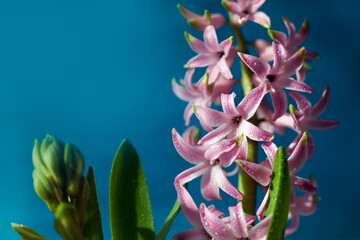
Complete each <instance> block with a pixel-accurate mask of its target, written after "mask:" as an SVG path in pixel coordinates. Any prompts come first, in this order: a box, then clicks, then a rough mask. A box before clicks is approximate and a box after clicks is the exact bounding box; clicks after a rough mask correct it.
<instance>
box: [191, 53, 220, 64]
mask: <svg viewBox="0 0 360 240" xmlns="http://www.w3.org/2000/svg"><path fill="white" fill-rule="evenodd" d="M217 61H219V57H218V55H217V54H216V53H200V54H198V55H196V56H195V57H193V58H191V59H190V60H189V61H188V62H187V63H186V64H185V67H187V68H196V67H206V66H209V65H211V64H214V63H216V62H217Z"/></svg>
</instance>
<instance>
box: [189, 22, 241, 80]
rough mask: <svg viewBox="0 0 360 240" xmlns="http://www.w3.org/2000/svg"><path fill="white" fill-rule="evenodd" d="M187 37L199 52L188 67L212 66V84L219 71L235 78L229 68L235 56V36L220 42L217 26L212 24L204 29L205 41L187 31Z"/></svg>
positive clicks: (190, 44)
mask: <svg viewBox="0 0 360 240" xmlns="http://www.w3.org/2000/svg"><path fill="white" fill-rule="evenodd" d="M185 38H186V40H187V41H188V43H189V46H190V48H191V49H192V50H194V52H196V53H198V55H197V56H195V57H193V58H192V59H190V60H189V61H188V62H187V63H186V65H185V67H186V68H196V67H206V66H208V68H210V70H209V69H208V73H209V77H210V84H211V83H213V81H215V79H216V78H217V76H218V74H219V73H220V74H221V75H223V76H224V77H225V78H227V79H232V78H233V76H232V74H231V71H230V68H229V66H230V65H231V64H232V62H233V61H234V58H235V55H234V51H235V49H234V48H232V42H233V37H230V38H228V39H227V40H225V41H223V42H221V43H220V44H219V42H218V39H217V36H216V32H215V28H214V27H213V26H211V25H210V26H207V27H206V29H205V31H204V42H202V41H200V40H199V39H197V38H195V37H193V36H191V35H190V34H188V33H187V32H185Z"/></svg>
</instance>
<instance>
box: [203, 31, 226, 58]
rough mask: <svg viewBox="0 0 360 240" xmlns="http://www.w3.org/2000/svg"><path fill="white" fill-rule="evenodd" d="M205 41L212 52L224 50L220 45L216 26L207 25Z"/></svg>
mask: <svg viewBox="0 0 360 240" xmlns="http://www.w3.org/2000/svg"><path fill="white" fill-rule="evenodd" d="M204 43H205V46H206V47H207V49H208V50H209V51H211V52H214V53H217V52H220V51H222V49H221V48H220V46H219V42H218V39H217V36H216V32H215V28H214V26H211V25H209V26H207V27H206V29H205V31H204Z"/></svg>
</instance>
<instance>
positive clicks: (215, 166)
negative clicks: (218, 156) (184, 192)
mask: <svg viewBox="0 0 360 240" xmlns="http://www.w3.org/2000/svg"><path fill="white" fill-rule="evenodd" d="M194 131H196V130H195V129H194ZM172 136H173V142H174V146H175V149H176V151H177V152H178V153H179V154H180V156H181V157H183V158H184V159H185V160H186V161H188V162H189V163H191V164H194V165H195V166H194V167H192V168H189V169H188V170H185V171H184V172H182V173H180V174H179V175H178V176H177V177H176V178H175V183H174V184H180V185H184V184H185V183H188V182H190V181H192V180H193V179H195V178H197V177H199V176H202V178H201V183H200V188H201V193H202V195H203V197H204V198H205V199H206V200H216V199H221V195H220V192H219V188H221V189H222V190H223V191H224V192H226V193H227V194H229V195H230V196H232V197H234V198H237V199H243V195H242V194H241V193H240V192H239V190H238V189H236V188H235V187H234V186H233V185H232V184H231V183H230V181H229V180H228V179H227V178H226V174H225V172H224V171H223V169H222V166H221V163H220V161H219V160H217V161H214V162H212V163H211V162H210V161H209V160H207V159H206V158H205V157H204V152H205V150H206V149H207V146H197V145H191V144H190V142H192V143H194V142H196V140H198V135H197V134H191V133H190V134H189V132H188V133H187V136H186V137H185V139H189V138H193V139H191V140H190V142H186V141H185V140H184V139H183V138H182V137H181V136H180V135H179V134H178V133H177V132H176V130H175V129H173V132H172ZM195 139H196V140H195Z"/></svg>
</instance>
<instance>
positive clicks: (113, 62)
mask: <svg viewBox="0 0 360 240" xmlns="http://www.w3.org/2000/svg"><path fill="white" fill-rule="evenodd" d="M179 1H180V3H181V4H182V5H184V6H185V7H187V8H190V9H191V10H193V11H195V12H197V13H201V14H202V13H203V11H204V9H209V10H210V11H211V12H222V13H225V12H224V10H223V8H222V6H221V5H220V1H190V0H179ZM176 3H178V1H160V0H154V1H145V0H138V1H134V2H132V1H114V0H102V1H100V0H86V1H85V0H71V1H69V0H61V1H59V0H52V1H48V0H47V1H45V0H2V1H0V135H1V138H0V156H1V160H0V161H1V164H2V165H1V166H2V167H1V169H2V171H1V174H0V184H1V188H2V191H1V198H0V206H1V207H0V239H20V238H19V236H18V235H17V234H16V233H15V231H13V230H12V228H11V226H10V222H16V223H21V224H24V225H27V226H29V227H32V228H34V229H35V230H37V231H39V232H40V233H42V234H43V235H44V236H46V237H48V238H50V239H55V240H56V239H61V238H60V237H59V235H57V233H56V232H55V230H54V229H53V219H54V217H53V215H52V214H51V213H50V211H48V209H47V206H46V205H45V204H44V203H43V202H42V201H41V200H40V198H39V197H38V196H37V195H36V194H35V192H34V190H33V185H32V170H33V166H32V161H31V153H32V147H33V141H34V139H35V138H38V139H40V140H42V139H43V138H44V137H45V135H46V134H47V133H49V134H52V135H55V136H57V137H58V138H59V139H62V140H63V141H69V142H72V143H74V144H75V145H77V146H78V147H79V148H80V149H81V151H82V152H83V154H84V156H85V159H86V164H87V165H88V164H90V163H91V164H92V165H93V166H94V168H95V173H96V179H97V185H98V194H99V198H100V204H101V210H102V217H103V225H104V233H105V238H106V239H110V227H109V226H110V225H109V211H108V180H109V175H110V167H111V164H112V159H113V157H114V155H115V152H116V150H117V148H118V146H119V144H120V143H121V141H122V139H123V138H125V137H126V138H128V139H130V141H131V142H132V143H133V144H134V145H135V147H136V148H137V150H138V152H139V155H140V157H141V159H142V162H143V166H144V169H145V172H146V174H147V177H148V185H149V189H150V195H151V198H152V205H153V213H154V218H155V227H156V229H157V230H158V229H159V228H160V226H161V224H162V222H163V221H164V219H165V217H166V216H167V214H168V211H169V210H170V209H171V207H172V204H173V202H174V200H175V198H176V192H175V190H174V188H173V185H172V184H173V180H174V177H175V176H176V175H177V174H178V173H179V172H180V171H183V170H185V169H186V168H188V167H189V164H187V163H186V162H185V161H183V160H182V159H181V158H180V157H179V156H178V154H177V153H176V151H175V149H174V147H173V145H172V141H171V129H172V128H173V127H175V128H176V129H177V130H178V131H179V132H182V131H183V130H184V129H185V127H184V123H183V120H182V115H183V109H184V107H185V105H186V103H185V102H182V101H181V100H179V99H177V98H176V97H175V95H174V94H173V93H172V90H171V85H170V82H171V78H172V77H176V78H177V79H178V78H182V77H183V75H184V73H185V70H184V69H183V65H184V63H186V61H187V60H188V59H189V58H191V57H193V56H194V53H193V52H192V51H191V49H190V48H189V47H188V45H187V43H186V41H185V40H184V37H183V32H184V31H185V30H187V31H189V32H190V33H192V34H194V35H195V36H197V37H199V38H202V36H201V35H202V33H200V32H197V31H195V30H192V29H190V28H189V27H188V26H187V24H186V22H185V21H184V19H183V18H182V16H181V15H180V14H179V13H178V10H177V8H176ZM359 7H360V4H359V1H357V0H348V1H346V4H345V2H344V1H339V0H334V1H325V0H317V1H314V0H301V1H300V0H299V1H288V0H271V1H268V2H267V3H265V5H264V6H263V7H262V8H261V10H262V11H264V12H266V13H267V14H268V15H269V16H270V17H271V20H272V28H273V29H275V30H282V31H285V28H284V26H283V23H282V19H281V16H283V15H286V16H288V17H289V18H290V20H291V21H293V22H294V23H295V25H296V26H297V27H299V26H300V25H301V23H302V21H303V19H304V18H308V19H309V22H310V26H311V31H310V35H309V37H308V39H307V41H306V42H305V46H306V47H307V48H308V49H309V50H311V51H316V52H317V53H319V55H320V56H321V60H319V61H314V62H312V66H313V67H314V71H313V72H310V73H309V74H308V75H307V82H308V83H309V84H310V85H311V86H312V87H313V88H314V89H315V90H316V92H315V93H314V94H313V96H311V100H312V102H313V103H315V102H317V101H318V99H319V98H320V96H321V93H322V91H323V89H324V86H325V84H326V83H328V84H329V85H330V89H331V95H330V104H329V107H328V109H327V111H326V112H325V114H324V115H323V119H331V120H339V121H340V125H339V126H338V127H337V128H335V129H332V130H330V131H323V132H317V131H313V132H312V134H313V136H314V138H315V141H316V146H317V151H316V153H315V155H314V157H313V158H312V159H311V160H310V161H309V162H308V163H307V164H306V166H305V168H304V169H303V170H302V171H301V172H300V176H303V177H308V176H309V174H312V173H313V174H315V176H316V177H317V180H318V184H319V190H318V194H319V195H320V196H321V197H322V200H321V202H319V205H318V211H317V212H316V213H315V214H314V215H313V216H310V217H301V224H300V227H299V229H298V231H297V232H296V233H295V234H294V235H292V236H291V237H289V238H288V239H304V237H305V236H306V239H327V240H329V239H360V232H359V230H358V229H357V227H356V226H359V225H360V220H359V218H358V217H357V216H358V215H359V213H360V207H359V199H360V193H359V187H358V186H357V184H358V179H359V177H358V174H359V171H358V169H359V167H360V163H359V160H358V157H357V156H358V153H357V150H356V149H358V147H359V144H360V141H359V137H358V135H359V127H358V121H357V119H358V118H359V116H360V115H359V107H358V106H359V103H360V101H359V100H360V97H359V89H360V79H359V73H360V68H359V63H360V61H359V54H360V47H359V43H360V35H359V32H358V31H359V23H360V22H359V21H358V10H359ZM230 34H231V32H230V29H228V28H227V27H224V29H223V30H221V31H219V35H220V36H219V40H223V39H225V38H227V37H229V36H230ZM244 34H245V37H246V38H247V39H248V40H254V39H256V38H257V37H259V36H260V37H262V38H266V36H267V35H266V31H265V29H263V28H262V27H260V26H258V25H256V24H254V23H249V24H248V25H247V26H246V27H245V29H244ZM235 77H239V75H237V76H235ZM192 121H193V122H194V123H196V119H195V118H193V119H192ZM294 136H295V135H294V133H290V137H288V138H287V139H286V141H289V140H291V138H293V137H294ZM276 140H277V141H279V140H280V143H281V137H278V139H276ZM277 141H275V142H277ZM286 141H285V140H283V142H284V143H286ZM278 143H279V142H278ZM355 150H356V151H355ZM198 183H199V182H198V181H197V182H195V183H194V184H192V185H191V186H190V191H195V192H196V191H197V190H196V189H197V188H198ZM223 195H225V194H223ZM224 198H225V199H226V200H227V201H228V202H230V201H231V199H228V198H226V197H225V196H224ZM195 201H196V202H197V203H198V204H200V202H201V201H202V200H201V198H200V197H199V196H196V197H195ZM215 204H217V206H219V207H220V208H221V209H222V210H224V211H226V213H227V209H226V206H223V207H221V206H220V205H221V203H220V202H216V203H215ZM188 228H190V225H189V224H188V223H186V220H185V219H184V217H183V216H180V217H179V218H178V219H177V220H176V221H175V225H174V227H173V228H172V230H171V232H170V235H174V234H175V233H177V232H179V231H182V230H185V229H188ZM169 239H170V238H169Z"/></svg>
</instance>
